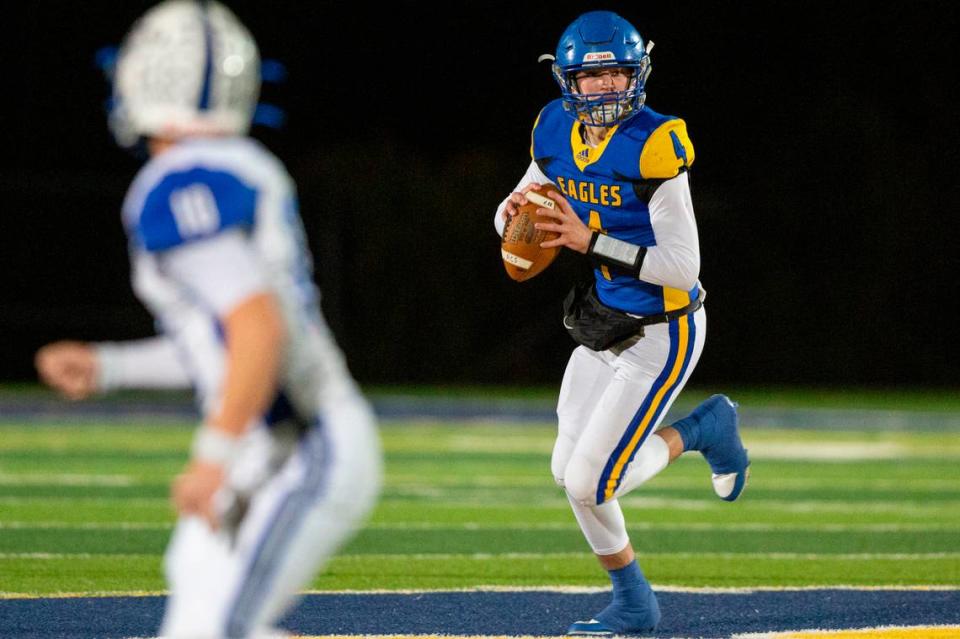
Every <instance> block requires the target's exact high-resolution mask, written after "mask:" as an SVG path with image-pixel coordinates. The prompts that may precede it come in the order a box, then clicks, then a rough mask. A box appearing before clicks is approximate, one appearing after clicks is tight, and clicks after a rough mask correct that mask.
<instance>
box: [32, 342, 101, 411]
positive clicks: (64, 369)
mask: <svg viewBox="0 0 960 639" xmlns="http://www.w3.org/2000/svg"><path fill="white" fill-rule="evenodd" d="M34 365H35V366H36V367H37V373H38V374H39V375H40V379H41V381H43V383H44V384H46V385H47V386H50V387H51V388H54V389H56V390H57V391H59V392H60V393H61V394H63V395H65V396H66V397H68V398H70V399H85V398H87V397H89V396H90V395H92V394H93V393H95V392H96V391H97V374H98V372H99V362H98V361H97V353H96V351H95V350H94V349H93V347H92V346H90V344H86V343H84V342H71V341H62V342H54V343H52V344H47V345H46V346H44V347H43V348H41V349H40V350H38V351H37V354H36V356H35V357H34Z"/></svg>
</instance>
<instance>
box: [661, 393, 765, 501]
mask: <svg viewBox="0 0 960 639" xmlns="http://www.w3.org/2000/svg"><path fill="white" fill-rule="evenodd" d="M674 428H676V429H677V430H678V431H679V432H680V436H681V437H682V438H683V444H684V449H685V450H699V451H700V453H701V454H702V455H703V456H704V458H706V460H707V463H708V464H710V469H711V470H712V471H713V476H712V478H711V479H712V480H713V491H714V492H715V493H717V496H718V497H719V498H720V499H723V500H725V501H734V500H735V499H736V498H737V497H739V496H740V493H742V492H743V489H744V488H746V486H747V479H748V478H749V476H750V468H749V467H750V459H749V458H748V457H747V451H746V449H745V448H744V447H743V442H742V441H741V440H740V432H739V430H738V429H737V405H736V404H734V403H733V402H731V401H730V398H728V397H727V396H726V395H714V396H712V397H710V398H709V399H708V400H706V401H705V402H703V403H702V404H700V405H699V406H697V408H696V409H694V411H693V412H692V413H690V414H689V415H688V416H687V417H684V418H683V419H681V420H680V421H679V422H677V423H676V424H674Z"/></svg>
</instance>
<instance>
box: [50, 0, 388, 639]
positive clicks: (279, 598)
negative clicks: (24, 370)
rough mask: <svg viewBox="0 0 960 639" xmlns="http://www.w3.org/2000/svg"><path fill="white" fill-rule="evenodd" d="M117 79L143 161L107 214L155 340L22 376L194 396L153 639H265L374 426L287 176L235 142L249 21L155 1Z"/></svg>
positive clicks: (249, 83) (345, 492)
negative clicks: (197, 417) (162, 603)
mask: <svg viewBox="0 0 960 639" xmlns="http://www.w3.org/2000/svg"><path fill="white" fill-rule="evenodd" d="M113 81H114V102H115V104H114V107H113V111H112V113H111V127H112V129H113V131H114V133H115V136H116V138H117V140H118V142H120V143H121V144H123V145H132V144H136V143H138V141H144V142H145V143H146V145H145V146H146V148H147V149H148V150H149V153H150V159H149V161H148V162H147V163H146V165H145V166H144V167H143V168H142V169H141V171H140V172H139V174H138V175H137V177H136V179H135V180H134V182H133V184H132V186H131V187H130V189H129V191H128V193H127V197H126V200H125V202H124V206H123V221H124V226H125V227H126V230H127V233H128V235H129V247H130V259H131V263H132V279H133V285H134V289H135V291H136V293H137V294H138V296H139V297H140V299H141V300H142V301H143V303H144V304H145V305H146V306H147V308H148V309H149V310H150V311H151V312H152V313H153V314H154V316H155V317H156V319H157V324H158V326H159V327H160V328H161V329H162V336H161V337H157V338H155V339H151V340H146V341H139V342H133V343H104V344H84V343H77V342H59V343H55V344H52V345H49V346H47V347H45V348H43V349H41V350H40V351H39V352H38V354H37V358H36V361H37V367H38V370H39V373H40V375H41V377H42V378H43V379H44V380H45V381H47V382H48V383H49V384H51V385H52V386H54V387H56V388H58V389H60V390H62V391H63V392H64V393H65V394H67V395H69V396H71V397H74V398H81V397H84V396H86V395H88V394H90V393H91V392H94V391H97V390H109V389H111V388H119V387H173V386H183V385H190V386H192V387H193V388H194V389H195V391H196V396H197V402H198V406H199V408H200V411H201V414H202V421H201V425H200V427H199V428H198V429H197V431H196V435H195V437H194V440H193V446H192V449H191V459H190V461H189V463H188V464H187V465H186V467H185V468H184V469H183V471H182V473H181V474H180V475H179V476H178V477H177V478H176V480H175V481H174V485H173V489H172V498H173V502H174V505H175V507H176V509H177V511H178V513H179V520H178V522H177V525H176V528H175V531H174V533H173V537H172V540H171V542H170V545H169V547H168V549H167V553H166V558H165V564H164V567H165V572H166V576H167V581H168V584H169V590H170V597H169V600H168V602H167V605H166V609H165V613H164V619H163V625H162V628H161V634H162V636H164V637H176V638H187V637H189V638H191V639H200V638H209V639H214V638H221V637H231V638H238V639H239V638H247V637H258V638H260V637H278V636H281V634H280V633H279V631H277V630H276V628H275V627H274V624H275V623H276V621H277V620H278V619H279V618H280V616H281V615H282V614H283V613H284V612H285V611H286V610H287V609H288V608H289V607H290V605H291V604H292V603H293V601H294V600H295V597H296V594H297V592H298V591H299V590H300V589H301V588H303V587H304V586H306V585H308V584H309V582H310V580H311V579H312V578H313V576H314V575H315V574H316V572H317V571H318V570H319V569H320V567H321V566H322V564H323V563H324V562H325V561H326V560H327V559H328V558H329V557H330V556H331V554H332V553H334V552H335V551H336V549H337V548H338V547H340V546H341V545H342V544H343V543H344V542H345V541H346V540H347V539H348V538H349V536H350V535H351V534H352V533H353V531H354V530H355V529H356V527H357V526H358V525H359V523H360V522H361V520H362V519H363V518H364V517H365V516H366V515H367V513H368V512H369V511H370V509H371V507H372V505H373V503H374V501H375V498H376V495H377V494H378V491H379V486H380V476H381V460H380V449H379V441H378V438H377V435H376V428H375V422H374V418H373V414H372V411H371V410H370V408H369V406H368V404H367V402H366V401H365V399H364V398H363V396H362V395H361V393H360V391H359V389H358V387H357V385H356V384H355V382H354V381H353V379H352V378H351V376H350V374H349V372H348V371H347V368H346V365H345V363H344V360H343V357H342V355H341V353H340V350H339V349H338V348H337V345H336V344H335V343H334V341H333V339H332V337H331V335H330V332H329V330H328V329H327V327H326V324H325V323H324V320H323V318H322V316H321V315H320V311H319V305H318V292H317V291H316V289H315V288H314V285H313V282H312V279H311V268H312V267H311V259H310V254H309V252H308V249H307V246H306V243H305V239H304V235H303V229H302V226H301V223H300V218H299V215H298V212H297V197H296V192H295V188H294V184H293V181H292V179H291V178H290V176H289V175H288V173H287V171H286V170H285V169H284V167H283V165H282V164H281V163H280V161H279V160H277V158H275V157H274V156H273V155H271V154H270V152H269V151H267V150H266V149H265V148H264V147H263V146H261V145H260V144H258V143H257V142H255V141H254V140H252V139H251V138H249V137H246V135H245V134H246V132H247V129H248V127H249V125H250V122H251V118H252V115H253V112H254V107H255V104H256V101H257V96H258V93H259V84H260V61H259V55H258V52H257V46H256V43H255V42H254V40H253V38H252V36H251V35H250V33H249V32H248V31H247V29H246V28H245V27H244V26H243V25H242V24H241V23H240V22H239V20H238V19H237V18H236V16H234V14H233V13H231V12H230V11H229V10H228V9H227V8H226V7H224V6H223V5H221V4H219V3H217V2H213V1H210V2H193V1H191V0H168V1H167V2H163V3H161V4H159V5H157V6H155V7H154V8H153V9H151V10H150V11H148V12H147V13H146V14H145V15H144V16H143V17H142V18H141V19H140V20H139V21H138V22H137V23H136V24H135V25H134V27H133V29H132V30H131V32H130V33H129V35H128V36H127V38H126V40H125V41H124V44H123V46H122V47H121V49H120V52H119V56H118V58H117V62H116V67H115V71H114V77H113Z"/></svg>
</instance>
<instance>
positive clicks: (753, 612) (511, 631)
mask: <svg viewBox="0 0 960 639" xmlns="http://www.w3.org/2000/svg"><path fill="white" fill-rule="evenodd" d="M609 596H610V595H609V593H598V594H567V593H560V592H547V591H523V592H485V591H484V592H428V593H416V594H379V593H378V594H320V595H308V596H307V597H305V598H304V599H303V601H302V602H301V604H300V606H299V607H298V608H297V609H296V610H294V611H293V612H292V613H291V614H290V615H289V616H288V617H287V619H286V621H285V623H284V625H285V626H286V627H287V628H289V629H290V630H293V631H296V632H297V633H300V634H308V635H327V634H352V635H357V634H377V635H384V634H459V635H554V636H555V635H562V634H563V633H564V631H565V630H566V628H567V625H568V624H569V623H570V622H572V621H574V620H576V619H589V618H590V617H591V616H592V615H593V614H594V613H595V612H597V611H598V610H600V609H602V608H603V607H604V606H605V605H606V604H607V602H608V600H609ZM658 596H659V598H660V606H661V609H662V610H663V620H662V621H661V623H660V628H659V631H658V632H657V634H656V635H650V636H655V637H664V638H665V637H709V638H721V637H722V638H727V637H730V636H731V635H732V634H734V633H746V632H767V631H777V630H802V629H810V628H823V629H844V628H865V627H875V626H884V625H943V624H960V590H943V591H941V590H931V591H915V590H910V591H907V590H867V591H861V590H831V589H825V590H799V591H757V592H750V593H718V594H703V593H686V592H665V593H660V594H659V595H658ZM162 612H163V599H162V598H161V597H98V598H69V599H21V600H0V635H2V636H3V637H4V638H5V639H26V638H28V637H29V638H34V637H37V638H39V637H43V638H45V639H68V638H69V639H90V638H93V637H97V638H101V639H113V638H116V639H120V638H122V637H153V636H155V635H156V632H157V628H158V626H159V623H160V617H161V615H162Z"/></svg>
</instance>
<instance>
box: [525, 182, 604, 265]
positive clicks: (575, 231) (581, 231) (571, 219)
mask: <svg viewBox="0 0 960 639" xmlns="http://www.w3.org/2000/svg"><path fill="white" fill-rule="evenodd" d="M552 198H553V199H554V200H555V201H556V202H557V204H558V207H557V208H556V209H554V210H552V211H551V210H550V209H543V208H540V209H537V215H542V216H544V217H550V218H553V220H554V221H553V222H538V223H537V224H535V225H534V226H535V227H536V228H537V229H539V230H541V231H553V232H554V233H559V234H560V237H558V238H557V239H555V240H547V241H546V242H543V243H541V244H540V246H541V247H542V248H554V247H555V246H566V247H567V248H568V249H572V250H574V251H576V252H577V253H584V254H585V253H586V252H587V249H588V248H590V240H591V239H592V237H593V231H591V230H590V229H588V228H587V225H586V224H584V223H583V222H582V221H581V220H580V218H579V217H578V216H577V214H576V212H575V211H574V210H573V208H572V207H571V206H570V203H569V202H567V200H566V199H565V198H564V197H563V196H561V195H559V194H557V193H555V194H553V196H552Z"/></svg>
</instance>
